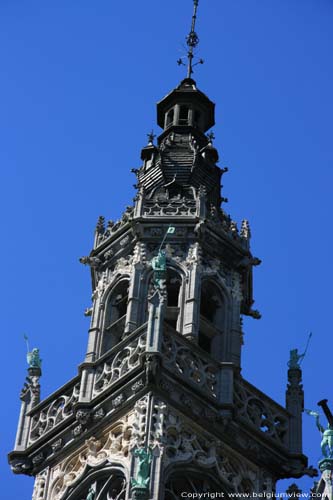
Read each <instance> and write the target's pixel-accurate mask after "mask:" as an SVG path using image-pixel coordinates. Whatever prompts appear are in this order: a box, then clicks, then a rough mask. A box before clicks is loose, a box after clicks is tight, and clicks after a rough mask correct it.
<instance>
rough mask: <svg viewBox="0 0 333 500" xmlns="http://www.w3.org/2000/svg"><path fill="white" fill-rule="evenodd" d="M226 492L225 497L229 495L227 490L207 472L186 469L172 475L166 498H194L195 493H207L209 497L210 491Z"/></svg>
mask: <svg viewBox="0 0 333 500" xmlns="http://www.w3.org/2000/svg"><path fill="white" fill-rule="evenodd" d="M217 491H219V492H222V491H223V492H224V493H225V498H227V497H228V494H227V491H226V490H225V489H224V488H223V489H222V488H221V485H220V484H219V483H218V482H217V481H215V480H214V479H212V478H211V477H210V476H209V475H208V474H207V473H206V474H205V475H204V476H203V475H202V473H201V472H199V471H198V472H197V473H194V472H193V471H191V472H190V471H184V472H183V473H182V474H181V473H176V474H174V475H172V476H171V477H170V478H169V480H168V481H167V483H166V485H165V496H164V500H178V499H179V498H182V497H184V498H190V496H191V497H192V498H193V496H194V495H195V494H197V497H198V498H199V494H201V495H202V494H205V493H206V496H207V497H209V496H210V495H209V494H210V493H212V494H213V493H215V492H217Z"/></svg>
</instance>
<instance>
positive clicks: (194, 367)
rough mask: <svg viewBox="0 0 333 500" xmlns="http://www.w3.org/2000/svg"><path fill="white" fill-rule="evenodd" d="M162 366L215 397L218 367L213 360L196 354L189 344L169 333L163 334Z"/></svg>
mask: <svg viewBox="0 0 333 500" xmlns="http://www.w3.org/2000/svg"><path fill="white" fill-rule="evenodd" d="M162 362H163V365H164V366H166V367H167V368H169V369H170V370H171V371H172V372H174V373H176V374H177V375H178V376H179V377H181V378H182V379H183V380H185V381H187V382H188V383H190V384H193V385H194V386H196V387H197V388H198V389H200V390H202V391H203V392H204V393H205V394H207V395H209V396H211V397H213V398H216V397H217V373H218V366H217V364H216V363H214V361H213V360H211V359H210V358H208V356H207V358H206V357H205V356H204V355H202V354H201V353H200V355H199V354H197V353H196V352H195V351H194V349H193V346H192V344H191V343H190V342H188V341H187V340H185V339H182V338H181V337H180V336H179V335H176V334H173V333H171V332H165V333H164V339H163V345H162Z"/></svg>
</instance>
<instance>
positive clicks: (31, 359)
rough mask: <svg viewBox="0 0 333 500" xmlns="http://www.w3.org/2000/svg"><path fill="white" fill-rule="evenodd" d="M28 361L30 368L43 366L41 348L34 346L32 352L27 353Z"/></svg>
mask: <svg viewBox="0 0 333 500" xmlns="http://www.w3.org/2000/svg"><path fill="white" fill-rule="evenodd" d="M27 362H28V365H29V368H41V366H42V360H41V358H40V356H39V349H37V347H34V348H33V350H32V351H31V352H28V353H27Z"/></svg>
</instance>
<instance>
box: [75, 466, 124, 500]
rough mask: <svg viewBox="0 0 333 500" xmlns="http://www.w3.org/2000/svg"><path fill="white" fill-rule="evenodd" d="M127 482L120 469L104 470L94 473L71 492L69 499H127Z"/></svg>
mask: <svg viewBox="0 0 333 500" xmlns="http://www.w3.org/2000/svg"><path fill="white" fill-rule="evenodd" d="M126 490H127V484H126V479H125V476H124V474H123V473H122V472H121V471H119V470H112V469H111V470H110V469H109V470H102V471H101V472H100V473H97V474H96V473H95V474H94V473H92V474H91V475H90V476H88V477H87V478H86V479H85V480H83V481H82V482H81V483H80V484H79V486H77V487H76V488H75V489H74V490H73V491H71V492H70V493H69V495H68V496H66V498H67V499H68V500H78V499H80V500H81V498H82V499H89V500H90V499H92V500H125V498H126Z"/></svg>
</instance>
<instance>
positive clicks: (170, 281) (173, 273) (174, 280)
mask: <svg viewBox="0 0 333 500" xmlns="http://www.w3.org/2000/svg"><path fill="white" fill-rule="evenodd" d="M152 279H153V271H152V269H151V268H149V269H148V270H147V271H146V272H145V273H144V275H143V287H142V300H141V304H142V310H141V312H140V324H142V323H144V322H146V321H147V320H148V300H147V297H148V295H149V289H150V287H151V283H152ZM166 288H167V296H168V299H167V308H166V318H165V319H166V321H167V322H168V323H169V324H170V325H171V326H172V327H173V328H175V330H177V331H179V332H181V331H182V324H183V317H182V312H183V309H184V308H183V307H182V306H183V303H184V294H185V272H184V270H183V269H182V268H181V266H178V265H177V264H175V263H174V262H173V261H172V260H170V259H169V258H167V279H166Z"/></svg>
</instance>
